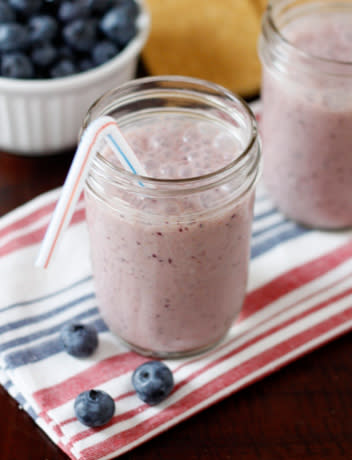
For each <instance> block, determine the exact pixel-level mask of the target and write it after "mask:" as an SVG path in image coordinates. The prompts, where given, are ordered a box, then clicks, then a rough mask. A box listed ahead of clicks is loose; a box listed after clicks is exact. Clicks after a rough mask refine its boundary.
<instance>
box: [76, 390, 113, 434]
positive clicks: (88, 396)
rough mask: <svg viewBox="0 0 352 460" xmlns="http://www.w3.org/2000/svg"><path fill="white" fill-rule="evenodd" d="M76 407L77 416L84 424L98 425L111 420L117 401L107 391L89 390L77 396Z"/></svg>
mask: <svg viewBox="0 0 352 460" xmlns="http://www.w3.org/2000/svg"><path fill="white" fill-rule="evenodd" d="M74 408H75V413H76V417H77V418H78V420H79V421H80V422H81V423H83V425H86V426H90V427H97V426H102V425H105V424H106V423H108V422H109V421H110V420H111V418H112V416H113V415H114V412H115V402H114V400H113V399H112V397H111V396H110V395H108V394H107V393H105V391H101V390H88V391H84V392H83V393H80V394H79V395H78V396H77V398H76V399H75V403H74Z"/></svg>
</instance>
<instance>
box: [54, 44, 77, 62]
mask: <svg viewBox="0 0 352 460" xmlns="http://www.w3.org/2000/svg"><path fill="white" fill-rule="evenodd" d="M57 54H58V55H59V57H60V58H61V59H70V60H73V59H74V58H75V53H74V52H73V50H72V48H71V47H69V46H67V45H62V46H59V47H58V48H57Z"/></svg>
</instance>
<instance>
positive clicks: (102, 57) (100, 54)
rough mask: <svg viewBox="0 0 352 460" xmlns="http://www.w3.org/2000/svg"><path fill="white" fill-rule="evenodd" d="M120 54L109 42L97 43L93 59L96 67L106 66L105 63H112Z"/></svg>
mask: <svg viewBox="0 0 352 460" xmlns="http://www.w3.org/2000/svg"><path fill="white" fill-rule="evenodd" d="M118 52H119V49H118V47H117V46H116V45H115V44H114V43H112V42H109V41H107V40H104V41H101V42H99V43H97V44H96V45H95V46H94V48H93V51H92V58H93V62H94V64H95V65H97V66H98V65H101V64H104V62H107V61H110V59H112V58H113V57H115V56H116V55H117V54H118Z"/></svg>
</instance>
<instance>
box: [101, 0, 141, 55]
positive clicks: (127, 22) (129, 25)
mask: <svg viewBox="0 0 352 460" xmlns="http://www.w3.org/2000/svg"><path fill="white" fill-rule="evenodd" d="M100 28H101V30H102V32H103V33H104V34H105V35H106V37H108V38H110V40H112V41H114V42H115V43H117V44H118V45H119V46H121V47H124V46H125V45H126V44H127V43H128V42H129V41H130V40H131V39H132V38H133V37H134V36H135V35H136V33H137V29H136V24H135V19H134V18H133V17H130V15H129V14H128V10H127V9H126V8H123V7H118V6H117V7H114V8H112V9H111V10H110V11H109V12H108V13H106V14H105V15H104V16H103V18H102V19H101V21H100Z"/></svg>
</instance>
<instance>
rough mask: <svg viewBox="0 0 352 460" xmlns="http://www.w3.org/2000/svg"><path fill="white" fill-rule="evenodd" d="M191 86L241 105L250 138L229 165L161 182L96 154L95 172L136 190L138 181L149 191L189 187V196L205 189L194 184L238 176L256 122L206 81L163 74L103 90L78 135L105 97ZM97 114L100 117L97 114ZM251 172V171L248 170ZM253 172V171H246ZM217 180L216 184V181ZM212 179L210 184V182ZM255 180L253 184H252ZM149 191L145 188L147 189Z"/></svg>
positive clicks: (234, 99)
mask: <svg viewBox="0 0 352 460" xmlns="http://www.w3.org/2000/svg"><path fill="white" fill-rule="evenodd" d="M158 83H160V84H167V83H170V84H179V85H182V84H191V85H194V86H196V87H198V88H201V87H203V88H206V89H207V90H209V91H212V92H214V93H217V94H218V95H221V96H223V97H226V99H227V100H228V101H229V102H230V101H232V102H235V103H237V104H239V105H240V106H241V108H242V109H243V110H244V112H245V114H246V116H247V118H248V120H249V130H250V136H249V139H248V142H247V143H246V145H245V147H244V148H243V149H242V151H241V152H240V153H239V154H238V155H237V156H236V158H235V159H234V160H232V161H231V162H229V163H227V164H226V165H225V166H223V167H221V168H219V169H216V170H215V171H211V172H210V173H207V174H204V175H199V176H194V177H187V178H177V179H163V178H157V177H148V176H143V175H138V174H134V173H132V172H130V171H127V170H126V169H124V168H122V167H119V166H118V165H116V164H115V163H112V162H110V161H108V160H107V159H106V158H104V156H103V155H101V154H99V153H98V154H97V156H96V157H95V159H94V161H93V167H96V168H97V169H98V170H99V169H100V170H104V172H105V173H108V174H111V176H112V177H118V178H120V179H122V180H124V181H125V182H130V183H134V184H136V186H137V187H140V186H139V185H138V184H140V182H141V181H142V182H143V184H145V185H147V186H148V185H149V186H150V187H151V188H154V187H160V186H161V187H166V188H167V187H170V186H171V187H173V186H175V187H176V186H179V185H182V186H187V185H188V186H189V188H190V190H192V193H193V192H194V191H199V189H202V190H203V189H205V188H207V187H204V186H202V185H200V186H199V187H197V184H199V183H203V182H204V181H205V182H208V181H211V187H214V186H216V185H217V183H218V182H219V183H221V182H223V181H224V180H225V179H226V180H228V177H229V176H231V175H232V174H238V173H240V172H241V170H243V169H244V167H245V166H246V164H247V162H246V159H247V158H248V156H249V154H250V152H251V151H252V149H253V148H254V147H255V146H256V143H257V142H258V129H257V122H256V118H255V115H254V113H253V112H252V110H251V108H250V107H249V106H248V104H247V103H246V102H245V101H244V100H243V99H242V98H241V97H240V96H238V95H235V94H234V93H232V92H231V91H229V90H227V89H226V88H224V87H222V86H220V85H218V84H216V83H212V82H209V81H206V80H202V79H198V78H193V77H183V76H178V75H167V76H154V77H144V78H137V79H134V80H131V81H129V82H127V83H124V84H123V85H121V86H119V87H118V88H112V89H111V90H109V91H107V92H106V93H104V94H103V95H102V96H101V97H100V98H98V99H97V100H96V101H95V102H94V103H93V104H92V105H91V106H90V108H89V109H88V111H87V115H86V117H85V119H84V121H83V125H82V128H81V134H82V131H83V130H84V129H85V128H86V127H87V125H88V124H89V122H90V121H91V119H92V112H93V111H94V109H95V108H96V107H97V106H98V105H99V104H102V103H104V101H105V100H108V99H109V97H111V96H112V95H113V94H114V93H116V92H120V93H121V94H122V93H123V92H124V91H128V90H130V91H132V90H133V88H134V87H135V88H136V89H137V88H138V87H140V86H141V85H145V86H148V85H153V84H158ZM179 89H182V86H180V88H179ZM100 115H101V114H100ZM257 157H258V158H257V161H256V164H255V167H257V168H258V169H260V168H259V167H258V165H259V164H260V161H261V156H260V152H259V149H258V155H257ZM252 169H254V168H252ZM250 172H251V173H253V172H254V171H250ZM256 176H259V174H256ZM217 178H218V181H217V180H216V179H217ZM212 179H214V181H212ZM256 179H257V177H256V178H255V180H254V181H253V182H254V183H256ZM148 188H149V187H148ZM182 193H187V189H185V188H184V187H183V188H182Z"/></svg>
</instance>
